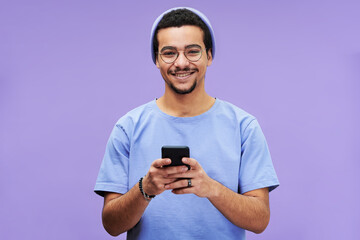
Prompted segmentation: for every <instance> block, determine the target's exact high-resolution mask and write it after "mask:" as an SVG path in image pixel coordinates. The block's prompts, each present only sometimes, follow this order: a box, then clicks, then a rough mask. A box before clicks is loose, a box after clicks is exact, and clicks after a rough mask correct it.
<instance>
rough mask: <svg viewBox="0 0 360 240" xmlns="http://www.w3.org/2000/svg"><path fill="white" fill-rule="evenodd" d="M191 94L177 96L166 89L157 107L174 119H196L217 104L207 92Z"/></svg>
mask: <svg viewBox="0 0 360 240" xmlns="http://www.w3.org/2000/svg"><path fill="white" fill-rule="evenodd" d="M196 90H197V89H195V90H194V91H193V92H191V93H189V94H177V93H174V92H173V91H172V90H170V89H165V94H164V95H163V96H162V97H160V98H159V99H158V100H157V105H158V107H159V108H160V110H161V111H163V112H164V113H166V114H168V115H171V116H174V117H194V116H197V115H200V114H202V113H204V112H206V111H208V110H209V109H210V108H211V107H212V105H213V104H214V103H215V98H213V97H211V96H210V95H208V94H207V93H206V92H205V90H203V91H200V92H199V91H196Z"/></svg>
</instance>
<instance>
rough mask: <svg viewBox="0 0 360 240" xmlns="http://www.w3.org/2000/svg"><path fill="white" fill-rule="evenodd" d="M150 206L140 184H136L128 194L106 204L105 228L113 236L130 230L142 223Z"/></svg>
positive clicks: (104, 210)
mask: <svg viewBox="0 0 360 240" xmlns="http://www.w3.org/2000/svg"><path fill="white" fill-rule="evenodd" d="M148 204H149V203H148V202H147V201H146V200H145V198H144V196H143V195H142V194H141V193H140V191H139V183H137V184H135V186H134V187H132V188H131V189H130V190H129V191H128V192H127V193H126V194H124V195H122V196H119V197H116V198H114V199H111V200H109V201H108V202H107V203H106V204H105V206H104V209H103V214H102V220H103V225H104V228H105V229H106V231H107V232H108V233H109V234H110V235H112V236H117V235H119V234H121V233H123V232H126V231H128V230H130V229H131V228H133V227H134V226H135V225H136V224H137V223H138V222H139V221H140V218H141V216H142V215H143V213H144V211H145V209H146V207H147V206H148Z"/></svg>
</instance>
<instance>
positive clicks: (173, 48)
mask: <svg viewBox="0 0 360 240" xmlns="http://www.w3.org/2000/svg"><path fill="white" fill-rule="evenodd" d="M192 47H197V48H200V57H199V59H198V60H195V61H194V60H190V59H189V58H188V57H187V56H186V54H185V51H186V50H187V49H188V48H192ZM167 49H171V50H176V52H177V55H176V58H175V59H174V61H172V62H166V61H165V60H164V59H163V57H162V56H161V55H163V54H161V52H162V51H164V50H167ZM204 50H206V51H207V49H206V48H205V49H203V48H202V47H201V46H200V45H198V44H191V45H188V46H186V47H185V50H181V51H179V50H177V49H176V48H175V47H171V46H166V47H164V48H163V49H161V52H157V54H159V55H160V58H161V60H163V62H164V63H166V64H171V63H174V62H175V61H176V60H177V59H178V58H179V55H180V52H183V53H184V56H185V58H186V59H187V60H188V61H189V62H197V61H199V60H200V59H201V57H202V52H203V51H204Z"/></svg>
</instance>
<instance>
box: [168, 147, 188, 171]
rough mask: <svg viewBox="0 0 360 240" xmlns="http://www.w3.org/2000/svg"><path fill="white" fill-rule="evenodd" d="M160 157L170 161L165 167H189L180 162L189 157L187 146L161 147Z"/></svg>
mask: <svg viewBox="0 0 360 240" xmlns="http://www.w3.org/2000/svg"><path fill="white" fill-rule="evenodd" d="M161 157H162V158H170V159H171V164H170V165H166V166H167V167H168V166H181V165H186V166H187V167H188V168H189V169H190V166H189V165H187V164H184V163H183V162H182V161H181V160H182V158H183V157H190V149H189V147H188V146H163V147H162V148H161ZM166 166H164V167H166Z"/></svg>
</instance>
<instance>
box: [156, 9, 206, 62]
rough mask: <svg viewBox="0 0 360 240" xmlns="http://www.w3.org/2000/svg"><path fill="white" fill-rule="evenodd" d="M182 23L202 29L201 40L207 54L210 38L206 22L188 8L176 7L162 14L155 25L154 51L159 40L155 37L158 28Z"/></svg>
mask: <svg viewBox="0 0 360 240" xmlns="http://www.w3.org/2000/svg"><path fill="white" fill-rule="evenodd" d="M184 25H192V26H198V27H200V28H201V30H202V31H203V33H204V35H203V41H204V45H205V48H206V54H208V50H209V49H212V39H211V33H210V31H209V28H208V27H207V26H206V24H205V23H204V22H203V20H201V18H200V17H199V16H198V15H196V14H195V13H193V12H192V11H190V10H188V9H185V8H184V9H176V10H173V11H171V12H169V13H167V14H165V15H164V16H163V18H162V19H161V20H160V22H159V24H158V25H157V27H156V30H155V33H154V39H153V49H154V53H155V55H156V53H157V52H158V48H159V42H158V39H157V34H158V31H159V30H160V29H163V28H168V27H181V26H184Z"/></svg>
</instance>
